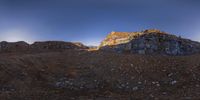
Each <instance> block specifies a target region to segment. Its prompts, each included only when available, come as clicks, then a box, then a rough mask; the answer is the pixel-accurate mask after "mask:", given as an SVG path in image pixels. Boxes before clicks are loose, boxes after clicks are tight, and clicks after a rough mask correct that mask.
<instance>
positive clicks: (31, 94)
mask: <svg viewBox="0 0 200 100" xmlns="http://www.w3.org/2000/svg"><path fill="white" fill-rule="evenodd" d="M0 79H1V80H0V84H1V85H0V98H1V100H88V99H92V100H108V99H109V100H135V99H136V100H144V99H147V100H177V99H179V100H190V99H191V100H194V99H195V100H197V99H200V96H199V95H200V84H199V82H200V55H199V54H196V55H190V56H162V55H157V56H156V55H154V56H151V55H138V54H121V53H120V54H117V53H112V52H103V51H90V52H88V51H85V50H65V51H59V52H57V51H56V52H47V53H45V52H43V53H3V54H0Z"/></svg>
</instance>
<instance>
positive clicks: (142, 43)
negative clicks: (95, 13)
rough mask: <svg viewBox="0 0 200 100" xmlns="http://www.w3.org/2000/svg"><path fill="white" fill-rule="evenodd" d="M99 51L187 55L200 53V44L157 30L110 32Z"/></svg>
mask: <svg viewBox="0 0 200 100" xmlns="http://www.w3.org/2000/svg"><path fill="white" fill-rule="evenodd" d="M100 50H107V51H116V52H130V53H138V54H164V55H189V54H194V53H199V52H200V43H198V42H195V41H191V40H189V39H183V38H181V37H177V36H175V35H171V34H168V33H165V32H161V31H159V30H154V29H152V30H145V31H142V32H131V33H127V32H112V33H111V34H109V35H108V37H107V38H106V39H105V40H104V41H103V42H102V44H101V45H100Z"/></svg>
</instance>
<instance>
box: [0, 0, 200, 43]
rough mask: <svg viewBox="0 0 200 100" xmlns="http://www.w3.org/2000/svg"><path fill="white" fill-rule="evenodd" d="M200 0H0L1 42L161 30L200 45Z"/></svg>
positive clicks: (93, 38) (89, 39)
mask: <svg viewBox="0 0 200 100" xmlns="http://www.w3.org/2000/svg"><path fill="white" fill-rule="evenodd" d="M199 12H200V0H0V40H1V41H2V40H7V41H18V40H24V41H27V42H33V41H44V40H63V41H80V42H83V43H85V44H88V45H97V44H99V43H100V41H101V40H103V39H104V37H105V36H106V35H107V34H108V33H109V32H111V31H128V32H129V31H141V30H144V29H149V28H156V29H160V30H162V31H166V32H170V33H173V34H176V35H181V36H182V37H185V38H189V39H193V40H197V41H200V13H199Z"/></svg>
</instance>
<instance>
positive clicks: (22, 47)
mask: <svg viewBox="0 0 200 100" xmlns="http://www.w3.org/2000/svg"><path fill="white" fill-rule="evenodd" d="M66 49H88V47H87V46H85V45H83V44H82V43H79V42H74V43H73V42H64V41H42V42H34V43H33V44H28V43H26V42H24V41H19V42H6V41H2V42H0V52H26V51H31V52H35V51H36V52H37V51H52V50H66Z"/></svg>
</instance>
